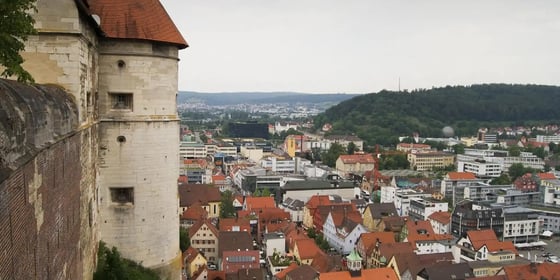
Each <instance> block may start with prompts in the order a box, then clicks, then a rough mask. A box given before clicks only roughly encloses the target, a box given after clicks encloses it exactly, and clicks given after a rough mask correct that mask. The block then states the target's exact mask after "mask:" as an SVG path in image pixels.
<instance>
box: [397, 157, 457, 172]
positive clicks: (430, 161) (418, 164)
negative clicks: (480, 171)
mask: <svg viewBox="0 0 560 280" xmlns="http://www.w3.org/2000/svg"><path fill="white" fill-rule="evenodd" d="M408 161H409V162H410V168H412V169H414V170H417V171H431V170H434V169H439V168H445V167H447V166H449V165H452V164H454V163H455V155H454V154H451V153H445V152H429V153H410V154H408Z"/></svg>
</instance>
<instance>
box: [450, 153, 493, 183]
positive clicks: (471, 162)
mask: <svg viewBox="0 0 560 280" xmlns="http://www.w3.org/2000/svg"><path fill="white" fill-rule="evenodd" d="M457 171H458V172H469V173H472V174H474V175H475V176H476V177H478V178H497V177H500V175H501V174H502V165H501V164H500V163H496V162H488V161H486V160H483V159H479V158H474V157H472V158H471V157H458V158H457Z"/></svg>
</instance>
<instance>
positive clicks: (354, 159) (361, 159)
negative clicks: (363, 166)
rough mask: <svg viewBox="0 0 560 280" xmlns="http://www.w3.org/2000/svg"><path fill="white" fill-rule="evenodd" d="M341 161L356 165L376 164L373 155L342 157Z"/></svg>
mask: <svg viewBox="0 0 560 280" xmlns="http://www.w3.org/2000/svg"><path fill="white" fill-rule="evenodd" d="M339 158H340V160H342V162H343V163H345V164H356V163H375V160H374V159H373V156H372V155H371V154H363V155H340V157H339Z"/></svg>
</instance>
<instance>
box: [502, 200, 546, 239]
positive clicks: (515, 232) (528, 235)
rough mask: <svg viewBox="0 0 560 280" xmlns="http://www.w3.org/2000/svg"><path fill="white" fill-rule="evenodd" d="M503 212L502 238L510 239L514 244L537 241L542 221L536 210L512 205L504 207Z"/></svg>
mask: <svg viewBox="0 0 560 280" xmlns="http://www.w3.org/2000/svg"><path fill="white" fill-rule="evenodd" d="M503 213H504V233H503V238H502V240H510V241H512V242H513V243H515V244H516V245H517V244H522V243H526V244H531V243H533V242H537V241H539V235H540V234H541V232H542V230H541V224H542V223H543V221H542V220H541V219H539V213H538V212H537V211H534V210H531V209H528V208H524V207H519V206H514V207H504V208H503ZM533 244H535V243H533ZM542 245H544V244H542Z"/></svg>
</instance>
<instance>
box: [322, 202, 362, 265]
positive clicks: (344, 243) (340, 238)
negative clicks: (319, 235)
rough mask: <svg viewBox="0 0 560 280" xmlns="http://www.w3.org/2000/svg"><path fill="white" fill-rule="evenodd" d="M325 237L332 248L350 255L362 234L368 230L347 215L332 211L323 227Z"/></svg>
mask: <svg viewBox="0 0 560 280" xmlns="http://www.w3.org/2000/svg"><path fill="white" fill-rule="evenodd" d="M322 232H323V236H324V238H325V240H327V242H329V244H330V245H331V247H332V248H334V249H336V250H337V251H339V252H340V253H342V254H349V253H350V252H351V251H352V250H354V246H355V245H356V242H357V241H358V238H359V237H360V235H361V234H362V233H365V232H367V229H366V228H365V227H364V226H363V225H362V224H361V223H357V222H355V221H354V220H352V219H350V218H349V217H347V216H346V215H345V213H344V212H343V213H340V212H334V211H331V212H330V213H329V215H328V216H327V219H326V221H325V224H324V225H323V231H322Z"/></svg>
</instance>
